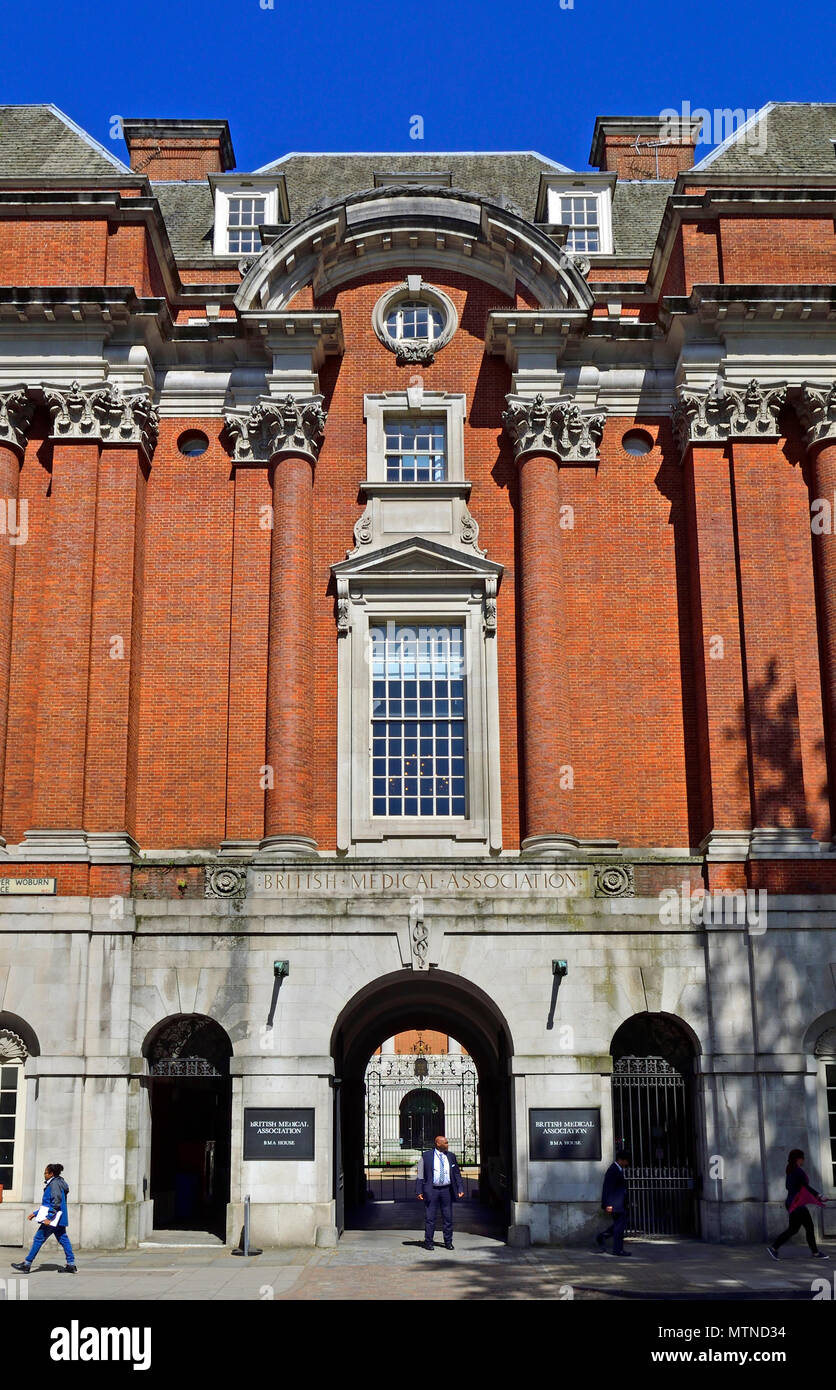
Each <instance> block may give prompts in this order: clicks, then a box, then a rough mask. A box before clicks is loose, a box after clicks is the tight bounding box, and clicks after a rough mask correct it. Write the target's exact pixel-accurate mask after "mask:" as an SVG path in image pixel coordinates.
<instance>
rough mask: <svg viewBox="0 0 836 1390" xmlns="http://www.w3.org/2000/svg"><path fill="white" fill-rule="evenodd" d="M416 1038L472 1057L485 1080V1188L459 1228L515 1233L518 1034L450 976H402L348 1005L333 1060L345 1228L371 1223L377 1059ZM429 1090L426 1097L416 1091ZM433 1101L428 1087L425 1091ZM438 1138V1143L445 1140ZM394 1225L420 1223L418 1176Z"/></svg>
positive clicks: (480, 995)
mask: <svg viewBox="0 0 836 1390" xmlns="http://www.w3.org/2000/svg"><path fill="white" fill-rule="evenodd" d="M409 1029H428V1030H432V1029H435V1030H438V1031H439V1032H441V1033H444V1034H448V1035H450V1036H452V1037H454V1038H456V1039H458V1040H459V1041H460V1043H461V1045H462V1047H463V1048H466V1050H467V1053H468V1054H469V1057H470V1058H472V1061H473V1066H474V1067H475V1069H476V1073H477V1076H478V1095H477V1104H478V1111H479V1125H478V1128H479V1135H480V1149H479V1166H478V1182H475V1183H474V1191H473V1197H474V1202H473V1210H472V1211H470V1212H466V1211H465V1208H466V1207H467V1206H468V1205H469V1204H468V1203H467V1202H465V1203H463V1204H462V1207H461V1209H460V1210H459V1211H458V1212H457V1216H456V1222H457V1226H458V1227H459V1228H460V1229H462V1230H466V1229H468V1224H467V1223H468V1221H470V1225H471V1229H478V1230H482V1229H484V1228H485V1227H486V1226H491V1227H492V1228H495V1229H499V1228H502V1229H503V1230H504V1228H506V1227H507V1224H508V1219H509V1210H510V1203H511V1200H512V1197H513V1190H512V1189H513V1181H514V1175H513V1162H512V1152H513V1150H512V1142H511V1127H512V1106H511V1095H510V1066H509V1062H510V1058H511V1056H512V1053H513V1043H512V1039H511V1034H510V1030H509V1028H508V1025H507V1023H506V1021H505V1019H504V1018H503V1016H502V1014H501V1012H500V1011H499V1009H498V1008H497V1007H496V1005H495V1004H494V1003H493V1001H492V1000H491V999H490V998H489V997H488V995H486V994H485V993H484V991H482V990H480V989H479V988H478V987H477V986H476V985H473V984H471V983H470V982H469V981H467V980H464V979H462V977H461V976H458V975H452V974H449V973H448V972H447V971H442V970H431V971H397V972H395V973H394V974H392V975H386V976H383V977H381V979H379V980H375V981H374V982H373V983H372V984H370V985H368V986H367V987H366V988H365V989H363V990H360V992H359V993H358V994H356V995H355V996H354V998H353V999H351V1000H350V1001H349V1003H348V1004H347V1005H346V1006H345V1008H344V1009H343V1011H342V1013H341V1014H340V1016H339V1018H338V1019H337V1023H336V1025H335V1028H334V1032H333V1035H332V1054H333V1057H334V1070H335V1078H334V1091H335V1105H334V1196H335V1201H336V1218H337V1228H338V1230H339V1231H342V1230H343V1229H345V1228H346V1227H362V1226H364V1225H366V1224H368V1211H366V1210H365V1208H366V1206H367V1200H368V1185H367V1174H366V1167H365V1153H366V1134H365V1111H366V1106H365V1099H366V1098H365V1075H366V1069H367V1064H368V1062H369V1058H370V1057H371V1056H372V1054H373V1053H374V1051H375V1049H376V1048H378V1047H380V1046H381V1044H382V1043H383V1042H384V1041H385V1040H386V1039H387V1038H390V1037H392V1036H394V1035H395V1034H397V1033H400V1032H402V1031H405V1030H409ZM416 1089H420V1088H416ZM423 1089H424V1090H425V1093H426V1088H423ZM435 1123H436V1122H435V1121H434V1122H433V1123H431V1124H430V1129H432V1131H433V1132H432V1135H431V1140H432V1139H434V1138H435V1135H436V1134H437V1133H439V1129H437V1128H434V1124H435ZM407 1203H409V1210H404V1211H402V1212H400V1213H396V1217H397V1218H398V1219H394V1220H393V1224H395V1225H404V1224H407V1223H409V1221H410V1217H412V1218H413V1219H412V1224H415V1225H416V1227H417V1226H418V1225H419V1224H420V1218H419V1216H418V1214H417V1213H415V1214H414V1215H413V1213H412V1211H411V1208H412V1206H413V1205H416V1204H415V1198H414V1176H412V1175H410V1181H409V1183H407V1182H406V1180H405V1182H404V1190H403V1206H404V1208H405V1207H406V1204H407Z"/></svg>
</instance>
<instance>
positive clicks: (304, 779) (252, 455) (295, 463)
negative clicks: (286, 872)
mask: <svg viewBox="0 0 836 1390" xmlns="http://www.w3.org/2000/svg"><path fill="white" fill-rule="evenodd" d="M325 420H326V413H325V411H324V410H323V409H322V397H321V396H318V395H317V396H310V397H308V398H307V399H305V398H298V397H295V396H290V395H288V396H286V397H285V398H284V400H283V401H278V400H274V399H262V400H261V401H259V402H258V403H257V404H256V405H254V406H253V408H252V410H251V411H250V413H249V415H247V416H246V417H241V416H233V415H230V416H227V427H228V430H229V433H230V435H231V437H232V439H233V441H234V444H235V463H236V464H238V465H245V464H249V465H256V466H263V465H267V467H268V468H269V471H270V482H271V487H272V494H273V518H272V519H273V535H272V545H271V558H270V620H269V637H268V658H267V668H268V669H267V680H268V687H267V748H266V765H267V767H268V769H269V771H268V774H267V787H266V805H265V821H264V838H263V840H262V841H261V845H260V846H259V851H258V855H257V858H258V859H259V860H260V861H261V862H272V861H274V860H276V859H282V858H286V857H288V856H300V857H310V856H312V855H315V854H316V852H317V843H316V839H315V837H314V834H313V796H312V781H311V774H312V763H313V751H314V733H315V718H314V674H313V648H312V641H313V636H312V630H313V579H312V554H311V552H312V547H313V475H314V467H315V464H316V460H317V458H318V457H319V451H320V448H321V446H322V441H323V438H324V433H325Z"/></svg>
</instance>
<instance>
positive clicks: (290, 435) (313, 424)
mask: <svg viewBox="0 0 836 1390" xmlns="http://www.w3.org/2000/svg"><path fill="white" fill-rule="evenodd" d="M322 400H323V398H322V396H305V397H296V396H291V395H287V396H285V397H284V399H282V400H279V399H275V400H274V399H262V400H259V401H256V403H255V405H254V406H253V407H252V409H251V410H250V411H249V413H248V414H246V415H245V414H239V413H237V412H230V413H229V414H227V415H226V416H225V417H224V418H225V419H226V427H227V432H228V434H229V436H230V439H231V440H232V443H233V460H234V462H235V463H237V464H266V463H269V462H270V460H271V459H273V458H276V457H277V456H280V455H281V454H297V455H298V454H301V455H302V456H303V457H305V458H309V459H310V460H311V461H312V462H313V463H316V460H317V459H318V458H319V451H320V449H321V448H322V441H323V439H324V438H325V422H326V420H327V418H328V415H327V412H326V411H324V410H323V409H322Z"/></svg>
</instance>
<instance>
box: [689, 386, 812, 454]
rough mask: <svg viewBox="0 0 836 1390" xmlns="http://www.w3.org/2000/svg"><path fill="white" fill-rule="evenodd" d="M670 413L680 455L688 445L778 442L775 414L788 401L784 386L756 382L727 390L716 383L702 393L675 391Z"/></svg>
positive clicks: (730, 387)
mask: <svg viewBox="0 0 836 1390" xmlns="http://www.w3.org/2000/svg"><path fill="white" fill-rule="evenodd" d="M678 395H679V399H678V401H677V403H676V405H675V406H674V408H673V411H672V416H671V418H672V422H673V430H674V436H675V438H676V442H677V444H678V446H679V449H680V452H681V453H683V454H684V453H685V450H686V449H687V448H688V445H689V444H725V443H726V441H727V440H729V439H777V438H779V437H780V434H781V431H780V429H779V428H778V412H779V410H780V409H781V406H782V405H783V404H784V401H785V400H786V397H787V388H786V385H785V383H784V382H777V383H774V382H773V383H770V384H769V385H767V384H766V383H764V382H760V381H756V380H755V378H754V377H753V378H752V380H751V381H750V382H749V384H748V386H746V387H744V388H739V387H735V386H727V385H726V384H725V382H723V381H721V380H719V379H718V380H717V381H715V382H714V383H713V385H711V386H710V387H708V389H707V390H705V391H698V390H693V389H691V388H690V387H685V386H680V387H678Z"/></svg>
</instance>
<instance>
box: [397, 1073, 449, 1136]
mask: <svg viewBox="0 0 836 1390" xmlns="http://www.w3.org/2000/svg"><path fill="white" fill-rule="evenodd" d="M444 1132H445V1131H444V1101H443V1100H442V1099H441V1096H440V1095H439V1094H438V1092H437V1091H430V1090H424V1089H423V1088H420V1089H418V1090H415V1091H407V1093H406V1095H405V1096H404V1098H403V1100H402V1101H401V1104H400V1140H401V1144H402V1145H403V1147H404V1148H405V1149H431V1148H432V1146H433V1144H434V1143H435V1136H436V1135H437V1134H444Z"/></svg>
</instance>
